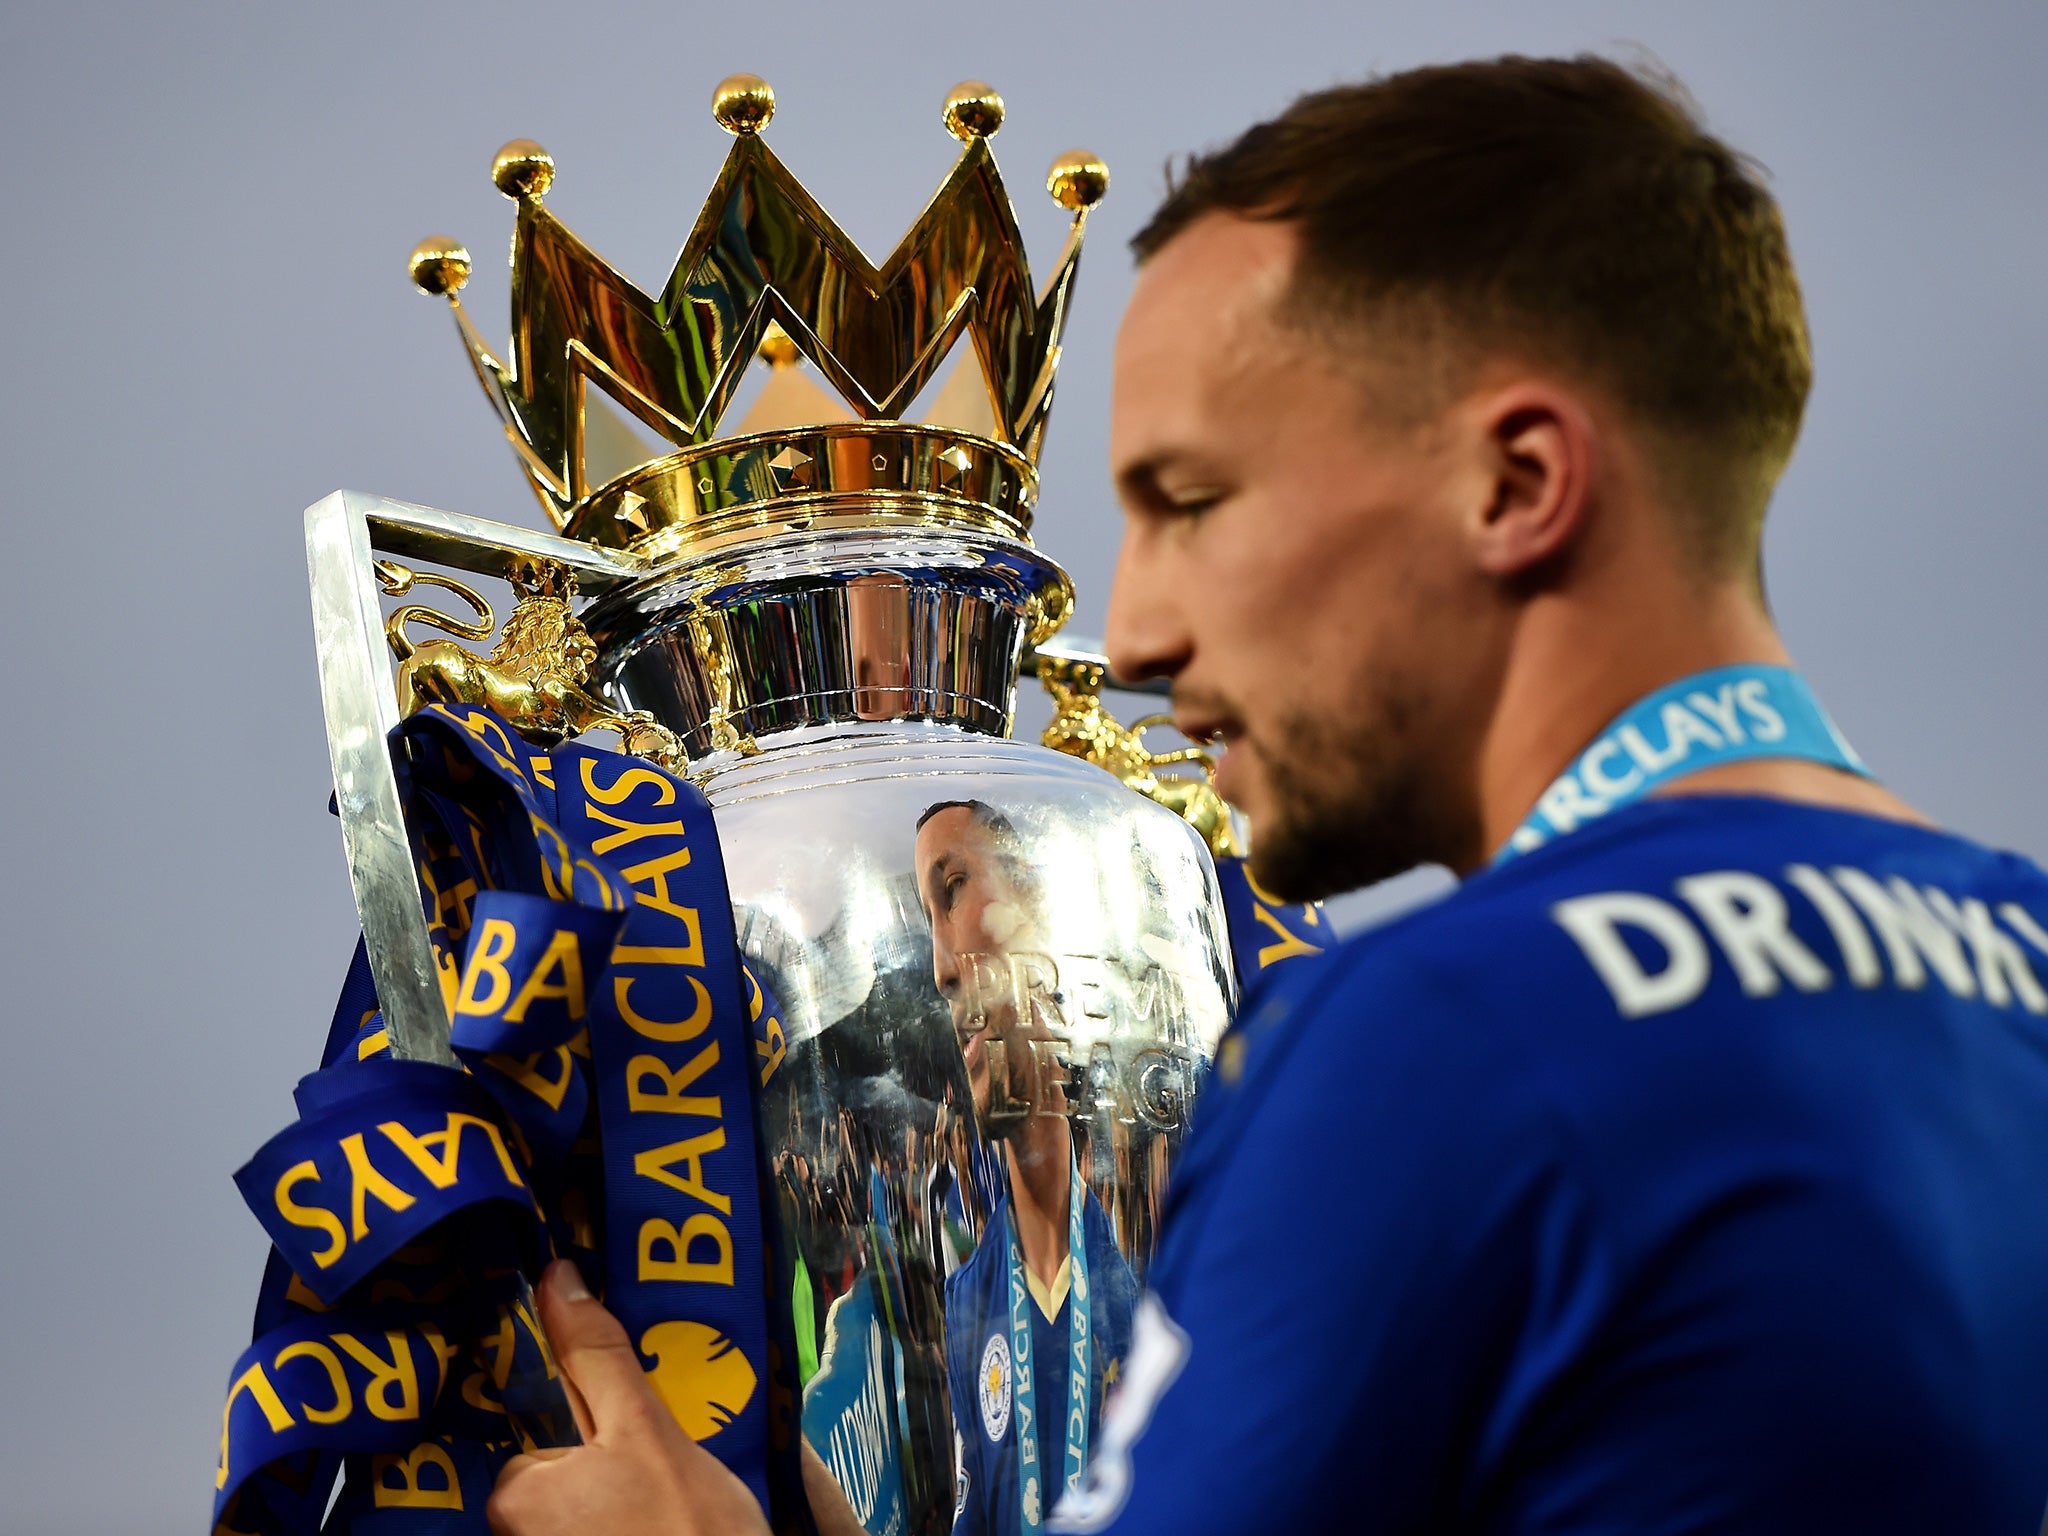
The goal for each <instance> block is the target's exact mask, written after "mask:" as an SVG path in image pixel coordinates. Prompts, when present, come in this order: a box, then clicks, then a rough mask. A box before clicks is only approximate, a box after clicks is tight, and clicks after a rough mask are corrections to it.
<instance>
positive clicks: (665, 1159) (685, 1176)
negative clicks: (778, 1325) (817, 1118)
mask: <svg viewBox="0 0 2048 1536" xmlns="http://www.w3.org/2000/svg"><path fill="white" fill-rule="evenodd" d="M600 766H601V764H600V761H599V760H598V759H596V758H589V757H586V758H583V759H581V760H580V761H579V762H578V764H577V768H578V771H579V773H580V774H581V777H582V781H583V789H584V793H585V794H586V795H587V796H588V797H589V804H588V805H587V807H586V808H587V810H588V812H589V814H590V815H591V817H592V818H593V819H594V820H596V821H599V822H602V823H603V824H604V825H605V826H607V827H610V828H611V829H612V830H611V831H610V832H607V833H605V834H604V835H603V836H602V837H600V838H598V839H597V840H596V841H595V842H593V843H592V844H591V849H592V851H593V852H596V853H599V854H604V853H610V852H613V851H615V850H618V849H631V848H633V847H634V845H635V844H638V843H641V842H643V841H644V840H646V839H648V838H655V837H659V838H664V839H667V840H669V843H670V846H669V847H668V848H667V850H666V851H663V852H657V853H654V854H652V855H651V856H650V857H648V858H645V859H641V860H639V861H638V862H637V863H633V864H629V865H626V866H624V867H623V868H622V869H621V871H620V872H621V873H622V874H623V875H624V876H625V877H626V879H627V881H628V882H629V883H630V884H631V885H632V887H633V892H634V895H635V897H636V898H637V899H638V901H639V902H640V903H641V905H643V906H648V907H652V908H654V909H655V910H656V911H658V912H664V913H666V914H668V915H669V916H670V917H673V918H675V919H676V920H677V921H678V922H679V923H681V924H682V927H683V937H684V941H683V942H682V943H681V944H671V945H648V944H639V945H635V944H621V945H619V946H618V947H617V948H616V949H614V950H613V952H612V971H613V974H612V1001H613V1005H614V1006H615V1007H616V1008H617V1009H618V1013H619V1017H620V1019H621V1020H623V1021H624V1023H625V1024H626V1026H627V1027H628V1028H629V1029H631V1030H632V1031H634V1033H636V1034H638V1035H640V1036H641V1037H642V1038H643V1039H647V1040H651V1041H653V1042H655V1043H656V1044H659V1045H668V1046H676V1045H682V1044H685V1043H687V1042H689V1041H692V1040H695V1039H696V1038H697V1037H698V1036H699V1035H701V1034H703V1032H704V1031H705V1029H707V1028H708V1027H709V1026H710V1023H711V1008H712V1004H711V992H710V989H709V988H708V987H707V986H705V984H704V983H703V982H702V981H701V980H699V979H698V978H697V977H696V976H693V975H689V974H687V972H690V971H699V970H703V969H705V968H706V966H707V961H706V957H705V954H704V929H703V922H702V919H701V918H700V916H699V914H698V911H697V909H696V908H695V907H689V906H684V905H683V904H682V903H681V902H679V901H678V900H677V899H676V894H675V892H674V891H673V890H672V889H671V887H670V885H669V876H671V875H673V874H675V873H677V872H678V871H681V870H684V869H687V868H689V867H690V850H689V849H688V848H687V847H685V846H682V839H683V838H684V837H685V836H686V835H687V829H686V828H685V827H684V825H683V823H682V821H681V820H680V819H679V818H678V817H676V816H675V815H673V814H670V815H667V816H660V815H649V816H647V817H644V818H643V817H640V816H639V815H638V814H637V811H638V810H640V809H645V810H647V811H649V812H656V811H659V810H661V809H663V808H666V807H670V806H673V805H674V804H675V800H676V792H675V786H674V785H673V784H671V783H670V782H669V781H668V779H666V778H665V777H664V776H663V775H661V774H658V773H656V772H654V771H653V770H652V769H649V768H644V767H639V766H631V765H624V764H622V765H619V766H620V767H622V769H623V771H621V772H619V773H618V774H617V776H616V777H613V778H612V779H611V780H610V781H609V782H604V781H602V780H601V779H600V777H599V768H600ZM602 766H605V767H606V768H607V769H609V767H610V766H611V765H602ZM643 788H644V789H652V790H653V791H654V794H653V796H652V800H651V803H646V802H642V804H641V805H639V806H629V805H628V804H627V802H628V801H629V800H631V799H632V798H633V796H634V791H636V790H639V789H643ZM600 807H608V808H609V809H600ZM636 851H637V850H636ZM651 967H661V968H669V967H674V968H676V969H677V970H678V971H681V972H684V973H685V974H683V975H682V976H681V978H680V979H681V980H683V981H686V982H687V983H688V984H689V991H690V996H691V1007H690V1012H689V1013H688V1014H687V1015H686V1016H684V1017H683V1018H680V1019H657V1018H652V1017H650V1016H649V1015H647V1014H646V1013H644V1012H642V1011H641V1010H640V1009H639V1008H637V1007H635V1005H634V1001H633V994H632V988H633V983H634V982H635V981H636V980H638V979H642V978H644V977H646V975H647V972H648V968H651ZM718 1061H719V1052H718V1042H717V1041H715V1040H713V1041H710V1042H708V1043H707V1044H705V1045H704V1046H703V1047H702V1048H701V1049H699V1050H698V1051H696V1052H695V1053H694V1054H693V1055H692V1056H691V1057H690V1059H689V1060H688V1061H686V1062H677V1063H675V1064H673V1065H672V1064H671V1063H670V1062H669V1061H668V1060H665V1059H663V1058H662V1057H660V1056H657V1055H654V1054H651V1053H646V1052H642V1053H640V1054H637V1055H634V1056H632V1057H631V1058H630V1059H629V1060H627V1062H626V1063H625V1066H624V1069H623V1070H624V1072H625V1075H626V1084H625V1086H626V1104H627V1112H628V1113H629V1114H634V1115H695V1116H698V1117H700V1118H703V1119H708V1120H722V1119H724V1118H725V1107H724V1105H723V1104H722V1103H721V1102H720V1101H719V1097H718V1095H717V1094H716V1093H715V1092H712V1093H705V1092H694V1093H693V1092H690V1091H689V1090H690V1089H691V1088H693V1087H695V1086H696V1085H697V1084H698V1082H699V1080H700V1079H702V1078H703V1077H704V1076H705V1075H706V1074H707V1073H709V1072H710V1070H711V1069H712V1068H713V1067H714V1066H716V1065H717V1064H718ZM724 1146H725V1130H724V1128H723V1127H722V1126H713V1127H712V1128H711V1129H710V1130H708V1131H706V1132H703V1133H702V1134H700V1135H696V1136H690V1137H685V1138H684V1139H682V1140H680V1141H673V1142H669V1143H668V1144H666V1145H664V1146H659V1147H654V1148H651V1149H650V1150H648V1151H644V1152H640V1153H637V1154H636V1155H635V1156H634V1158H633V1172H634V1174H635V1176H636V1177H639V1178H646V1179H652V1180H654V1181H655V1182H656V1183H658V1184H663V1185H666V1186H668V1187H669V1188H671V1189H675V1190H678V1191H680V1192H682V1193H684V1194H687V1195H689V1196H691V1197H692V1198H693V1199H696V1200H698V1201H701V1202H702V1203H703V1204H704V1205H705V1206H706V1207H707V1209H705V1210H702V1211H697V1212H693V1213H692V1214H691V1215H689V1216H687V1217H686V1218H684V1220H683V1221H682V1223H681V1224H680V1225H678V1224H677V1223H675V1222H672V1221H668V1220H664V1219H663V1218H661V1217H650V1218H648V1219H647V1220H645V1221H643V1222H642V1223H641V1224H640V1230H639V1233H638V1234H637V1237H638V1241H637V1244H636V1250H637V1258H638V1264H637V1266H636V1268H637V1272H638V1277H639V1278H640V1279H641V1280H643V1281H651V1280H670V1281H678V1282H696V1283H706V1282H708V1283H711V1284H716V1285H731V1284H733V1283H734V1279H733V1260H732V1233H731V1230H730V1229H729V1228H728V1227H727V1226H726V1223H725V1221H724V1219H723V1218H724V1217H727V1216H730V1215H731V1214H732V1201H731V1199H730V1198H729V1197H728V1196H727V1195H725V1194H723V1193H721V1192H720V1191H718V1190H716V1189H713V1188H711V1186H710V1185H709V1184H708V1183H707V1182H706V1180H705V1177H704V1164H703V1159H704V1157H705V1156H707V1155H708V1154H710V1153H713V1152H717V1151H719V1150H720V1149H722V1148H723V1147H724Z"/></svg>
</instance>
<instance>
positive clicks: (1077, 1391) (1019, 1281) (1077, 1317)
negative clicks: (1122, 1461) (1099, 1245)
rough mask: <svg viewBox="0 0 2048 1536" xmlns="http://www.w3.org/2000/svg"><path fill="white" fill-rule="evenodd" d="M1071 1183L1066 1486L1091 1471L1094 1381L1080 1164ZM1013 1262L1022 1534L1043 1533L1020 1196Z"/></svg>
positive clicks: (1008, 1214) (1012, 1225)
mask: <svg viewBox="0 0 2048 1536" xmlns="http://www.w3.org/2000/svg"><path fill="white" fill-rule="evenodd" d="M1069 1167H1070V1169H1071V1172H1070V1175H1069V1181H1068V1187H1067V1416H1066V1425H1067V1428H1066V1442H1067V1448H1066V1464H1065V1467H1064V1473H1065V1486H1066V1487H1067V1488H1068V1489H1070V1490H1071V1489H1074V1488H1078V1487H1079V1486H1080V1485H1081V1475H1082V1474H1083V1473H1084V1472H1086V1471H1087V1470H1088V1399H1089V1395H1090V1392H1091V1390H1092V1387H1093V1382H1094V1341H1093V1338H1092V1336H1091V1334H1090V1328H1091V1326H1092V1320H1091V1318H1090V1316H1089V1312H1088V1240H1087V1233H1086V1229H1085V1227H1084V1225H1083V1220H1082V1209H1083V1204H1084V1202H1085V1200H1086V1199H1087V1186H1086V1185H1085V1184H1083V1183H1082V1182H1081V1168H1080V1164H1079V1163H1070V1165H1069ZM1004 1216H1005V1225H1006V1228H1007V1234H1006V1235H1007V1237H1008V1245H1009V1265H1010V1361H1011V1373H1012V1377H1013V1380H1014V1386H1013V1388H1012V1401H1013V1402H1014V1404H1015V1408H1016V1415H1017V1499H1018V1503H1019V1505H1020V1506H1021V1508H1020V1514H1021V1518H1022V1524H1021V1526H1020V1530H1021V1531H1022V1532H1023V1536H1038V1533H1039V1531H1040V1529H1041V1528H1042V1526H1043V1523H1044V1518H1045V1506H1046V1498H1045V1490H1044V1488H1043V1487H1042V1485H1041V1484H1040V1482H1039V1469H1038V1462H1039V1456H1038V1397H1037V1386H1036V1375H1037V1373H1036V1372H1035V1371H1034V1370H1033V1369H1032V1364H1031V1361H1032V1354H1031V1308H1032V1307H1033V1306H1034V1305H1035V1303H1034V1302H1033V1301H1032V1299H1031V1288H1030V1285H1029V1283H1028V1282H1027V1281H1026V1280H1025V1278H1024V1253H1023V1248H1022V1245H1020V1244H1019V1242H1018V1241H1017V1213H1016V1200H1015V1197H1014V1196H1013V1197H1012V1198H1011V1200H1010V1202H1009V1204H1008V1208H1007V1209H1006V1210H1005V1212H1004Z"/></svg>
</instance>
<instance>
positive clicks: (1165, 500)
mask: <svg viewBox="0 0 2048 1536" xmlns="http://www.w3.org/2000/svg"><path fill="white" fill-rule="evenodd" d="M1159 499H1160V501H1161V503H1162V504H1163V505H1164V507H1165V509H1166V511H1168V512H1170V513H1173V514H1175V515H1177V516H1182V517H1194V516H1197V515H1198V514H1200V513H1203V512H1206V511H1208V510H1209V509H1210V508H1211V507H1213V506H1215V505H1216V504H1217V503H1218V502H1220V501H1221V500H1223V492H1222V491H1220V490H1218V489H1217V488H1215V487H1214V486H1199V487H1195V488H1193V489H1190V490H1185V491H1162V492H1161V493H1160V496H1159Z"/></svg>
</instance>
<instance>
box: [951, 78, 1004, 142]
mask: <svg viewBox="0 0 2048 1536" xmlns="http://www.w3.org/2000/svg"><path fill="white" fill-rule="evenodd" d="M940 115H941V119H942V120H943V121H944V123H945V125H946V132H948V133H950V134H951V135H953V137H954V138H956V139H958V140H960V142H961V143H963V144H965V143H967V142H968V141H969V140H972V139H992V138H994V137H995V136H996V133H997V131H998V130H1000V129H1001V128H1002V126H1003V98H1002V97H1000V96H998V95H997V94H996V88H995V87H994V86H992V85H990V84H989V83H988V82H987V81H985V80H962V81H961V82H960V83H959V84H958V85H956V86H954V87H953V89H952V90H950V91H948V92H946V105H945V109H944V111H943V112H942V113H941V114H940Z"/></svg>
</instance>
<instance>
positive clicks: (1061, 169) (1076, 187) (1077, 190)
mask: <svg viewBox="0 0 2048 1536" xmlns="http://www.w3.org/2000/svg"><path fill="white" fill-rule="evenodd" d="M1045 190H1046V191H1048V192H1050V193H1051V194H1052V200H1053V201H1054V202H1056V203H1058V204H1059V205H1060V206H1061V207H1062V208H1065V209H1067V210H1068V211H1069V212H1073V213H1078V212H1080V211H1081V210H1082V209H1083V208H1093V207H1094V206H1095V205H1096V204H1097V203H1099V202H1101V201H1102V199H1103V198H1104V197H1105V196H1106V195H1107V194H1108V192H1109V166H1108V164H1107V163H1106V162H1104V161H1103V159H1102V158H1101V156H1099V155H1097V154H1095V153H1094V152H1093V151H1090V150H1086V149H1070V150H1068V151H1067V152H1066V153H1065V154H1064V155H1061V156H1060V157H1059V158H1058V159H1057V160H1055V161H1053V163H1052V166H1051V168H1050V169H1048V170H1047V171H1046V173H1045Z"/></svg>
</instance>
